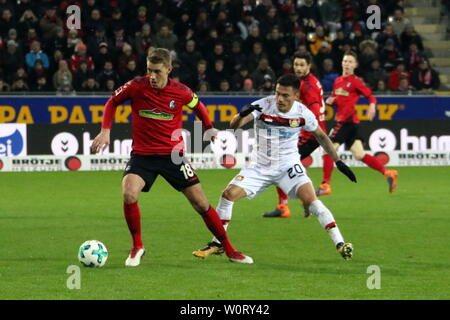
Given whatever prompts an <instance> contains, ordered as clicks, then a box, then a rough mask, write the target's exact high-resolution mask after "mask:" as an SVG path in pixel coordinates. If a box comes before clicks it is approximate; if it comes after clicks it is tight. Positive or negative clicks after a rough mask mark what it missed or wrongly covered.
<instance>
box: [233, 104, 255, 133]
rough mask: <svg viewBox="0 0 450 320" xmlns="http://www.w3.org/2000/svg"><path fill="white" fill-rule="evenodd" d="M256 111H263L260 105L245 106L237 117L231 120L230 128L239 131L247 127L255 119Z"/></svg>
mask: <svg viewBox="0 0 450 320" xmlns="http://www.w3.org/2000/svg"><path fill="white" fill-rule="evenodd" d="M255 110H256V111H262V108H261V107H260V106H259V104H255V105H253V104H246V105H245V106H243V107H242V109H241V111H240V112H239V113H238V114H237V115H235V116H234V118H233V119H231V121H230V127H231V128H232V129H237V128H240V127H242V126H245V125H246V124H247V123H249V122H250V121H252V120H253V119H254V116H253V114H252V112H253V111H255Z"/></svg>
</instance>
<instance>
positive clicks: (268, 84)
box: [259, 74, 274, 94]
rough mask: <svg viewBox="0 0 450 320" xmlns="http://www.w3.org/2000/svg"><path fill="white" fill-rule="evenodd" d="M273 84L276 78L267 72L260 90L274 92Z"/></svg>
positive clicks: (264, 92)
mask: <svg viewBox="0 0 450 320" xmlns="http://www.w3.org/2000/svg"><path fill="white" fill-rule="evenodd" d="M273 84H274V79H272V77H271V76H269V75H268V74H266V75H265V76H264V83H263V85H262V87H261V89H260V90H259V92H260V93H262V94H272V93H273V90H274V85H273Z"/></svg>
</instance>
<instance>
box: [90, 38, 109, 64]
mask: <svg viewBox="0 0 450 320" xmlns="http://www.w3.org/2000/svg"><path fill="white" fill-rule="evenodd" d="M98 50H99V51H98V52H97V54H96V55H95V56H94V58H93V59H94V65H95V66H99V67H100V66H103V65H105V61H113V59H114V57H113V55H112V54H111V53H110V52H109V46H108V44H107V43H106V42H102V43H100V44H99V48H98Z"/></svg>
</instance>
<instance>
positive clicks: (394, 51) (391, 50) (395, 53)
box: [380, 39, 403, 71]
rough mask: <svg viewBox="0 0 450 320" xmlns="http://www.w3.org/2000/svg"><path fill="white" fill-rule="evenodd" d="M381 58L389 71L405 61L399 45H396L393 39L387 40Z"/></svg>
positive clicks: (384, 66)
mask: <svg viewBox="0 0 450 320" xmlns="http://www.w3.org/2000/svg"><path fill="white" fill-rule="evenodd" d="M380 59H381V63H382V64H383V68H385V69H386V70H387V71H392V70H394V68H395V67H396V66H397V64H398V63H400V62H402V61H403V56H402V55H401V54H400V51H399V50H398V47H396V46H395V44H394V41H393V40H392V39H388V40H387V41H386V43H385V46H384V48H383V49H382V50H381V54H380Z"/></svg>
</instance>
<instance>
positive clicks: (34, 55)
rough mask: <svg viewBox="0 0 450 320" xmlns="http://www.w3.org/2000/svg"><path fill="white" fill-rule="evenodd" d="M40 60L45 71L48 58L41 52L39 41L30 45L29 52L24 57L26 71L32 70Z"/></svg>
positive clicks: (47, 65)
mask: <svg viewBox="0 0 450 320" xmlns="http://www.w3.org/2000/svg"><path fill="white" fill-rule="evenodd" d="M38 59H39V60H41V61H42V64H43V65H44V68H45V69H48V67H49V66H50V63H49V60H48V56H47V54H46V53H44V52H43V51H42V50H41V43H40V42H39V41H33V43H32V44H31V50H30V52H28V53H27V54H26V56H25V63H26V65H27V67H28V71H30V70H31V69H33V68H34V64H35V62H36V60H38Z"/></svg>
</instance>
